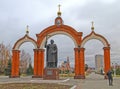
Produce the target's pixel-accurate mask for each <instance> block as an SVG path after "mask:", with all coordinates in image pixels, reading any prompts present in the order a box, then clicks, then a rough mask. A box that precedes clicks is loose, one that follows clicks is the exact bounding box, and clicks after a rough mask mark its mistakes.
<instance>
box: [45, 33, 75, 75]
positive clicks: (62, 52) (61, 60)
mask: <svg viewBox="0 0 120 89" xmlns="http://www.w3.org/2000/svg"><path fill="white" fill-rule="evenodd" d="M51 39H53V40H54V43H55V44H56V45H57V48H58V68H59V70H60V76H70V75H73V76H74V73H73V72H74V65H75V61H74V47H75V44H74V42H73V40H72V39H71V38H70V37H68V36H67V35H65V34H56V35H54V36H51V37H49V39H48V44H50V40H51ZM44 64H45V66H46V50H45V62H44ZM45 66H44V67H45Z"/></svg>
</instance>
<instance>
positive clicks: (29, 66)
mask: <svg viewBox="0 0 120 89" xmlns="http://www.w3.org/2000/svg"><path fill="white" fill-rule="evenodd" d="M33 49H34V45H33V44H32V43H30V42H26V43H24V44H22V45H21V46H20V48H19V50H20V64H19V68H20V71H19V72H20V76H28V75H33V69H34V52H33Z"/></svg>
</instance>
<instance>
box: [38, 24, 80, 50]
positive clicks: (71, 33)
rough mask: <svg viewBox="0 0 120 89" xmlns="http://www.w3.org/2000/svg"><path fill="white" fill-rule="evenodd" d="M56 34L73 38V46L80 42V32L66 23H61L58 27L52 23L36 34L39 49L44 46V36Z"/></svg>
mask: <svg viewBox="0 0 120 89" xmlns="http://www.w3.org/2000/svg"><path fill="white" fill-rule="evenodd" d="M57 34H63V35H66V36H68V37H70V38H71V39H72V40H73V42H74V44H75V47H78V45H79V44H80V43H81V37H82V32H77V31H76V30H75V29H73V28H72V27H70V26H67V25H61V26H59V27H57V26H56V25H53V26H50V27H48V28H46V29H44V30H43V31H42V32H41V33H39V34H36V36H37V43H38V47H39V48H40V49H42V48H43V47H44V43H45V40H46V36H48V38H49V37H51V36H54V35H57Z"/></svg>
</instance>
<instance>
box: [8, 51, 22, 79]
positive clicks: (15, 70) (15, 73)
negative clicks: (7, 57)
mask: <svg viewBox="0 0 120 89" xmlns="http://www.w3.org/2000/svg"><path fill="white" fill-rule="evenodd" d="M19 63H20V51H19V50H12V71H11V76H10V77H11V78H16V77H19V76H20V75H19Z"/></svg>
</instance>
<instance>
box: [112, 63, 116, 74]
mask: <svg viewBox="0 0 120 89" xmlns="http://www.w3.org/2000/svg"><path fill="white" fill-rule="evenodd" d="M112 65H113V71H114V76H116V65H117V63H112Z"/></svg>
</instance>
